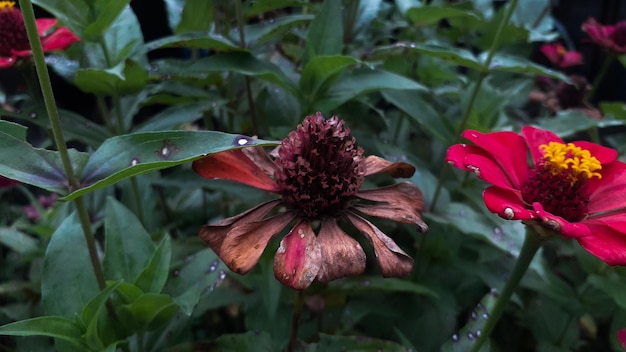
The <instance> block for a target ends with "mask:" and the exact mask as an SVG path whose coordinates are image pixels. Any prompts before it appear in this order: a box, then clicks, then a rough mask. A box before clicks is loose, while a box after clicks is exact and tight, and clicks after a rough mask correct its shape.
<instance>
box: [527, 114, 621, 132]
mask: <svg viewBox="0 0 626 352" xmlns="http://www.w3.org/2000/svg"><path fill="white" fill-rule="evenodd" d="M537 125H538V126H539V127H541V128H543V129H546V130H550V131H552V132H554V133H556V134H557V135H559V136H560V137H569V136H572V135H574V134H576V133H578V132H582V131H586V130H589V129H590V128H594V127H608V126H620V125H623V123H622V122H621V121H619V120H610V119H606V120H592V119H590V118H589V116H587V115H585V114H584V113H583V112H582V111H578V110H563V111H559V112H558V113H557V114H556V116H555V117H554V118H551V119H544V120H541V121H539V123H538V124H537Z"/></svg>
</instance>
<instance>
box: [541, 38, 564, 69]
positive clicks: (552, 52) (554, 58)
mask: <svg viewBox="0 0 626 352" xmlns="http://www.w3.org/2000/svg"><path fill="white" fill-rule="evenodd" d="M539 51H541V53H542V54H543V55H545V56H546V57H547V58H548V60H550V62H551V63H552V64H553V65H558V64H559V63H560V62H561V54H560V53H559V51H565V47H563V45H562V44H560V43H548V44H544V45H542V46H541V47H540V48H539Z"/></svg>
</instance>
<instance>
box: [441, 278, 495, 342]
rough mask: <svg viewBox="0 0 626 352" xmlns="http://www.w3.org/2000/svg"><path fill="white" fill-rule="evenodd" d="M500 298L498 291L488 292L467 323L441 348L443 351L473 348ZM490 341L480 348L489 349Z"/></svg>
mask: <svg viewBox="0 0 626 352" xmlns="http://www.w3.org/2000/svg"><path fill="white" fill-rule="evenodd" d="M497 300H498V292H497V291H495V290H492V291H491V292H489V293H487V294H486V295H485V296H484V297H483V299H482V300H481V301H480V304H478V305H477V306H476V307H475V308H474V310H473V311H472V313H471V314H470V316H469V317H468V319H467V323H466V324H465V326H464V327H463V328H462V329H461V331H459V332H458V333H455V334H454V335H452V337H451V338H450V340H448V342H446V343H445V344H444V345H443V346H442V347H441V350H442V351H443V352H466V351H470V350H471V349H472V346H474V343H476V339H477V337H478V336H480V332H481V330H482V329H483V328H484V326H485V324H486V323H487V320H488V319H489V316H490V315H491V312H492V310H493V307H494V306H495V304H496V301H497ZM489 350H490V349H489V341H487V342H486V343H485V344H484V345H483V346H482V347H481V349H480V351H481V352H487V351H489Z"/></svg>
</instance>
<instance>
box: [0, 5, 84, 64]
mask: <svg viewBox="0 0 626 352" xmlns="http://www.w3.org/2000/svg"><path fill="white" fill-rule="evenodd" d="M14 6H15V2H13V1H0V68H6V67H10V66H12V65H13V64H14V63H15V62H16V60H17V59H18V58H20V57H29V56H30V55H31V50H30V44H29V43H28V36H27V35H26V27H25V26H24V19H23V18H22V13H21V12H20V10H18V9H16V8H15V7H14ZM56 23H57V20H56V19H54V18H40V19H38V20H37V32H38V33H39V36H40V37H41V46H42V47H43V51H44V52H48V51H53V50H64V49H66V48H68V47H69V46H70V45H72V43H74V42H77V41H79V40H80V39H79V38H78V37H77V36H75V35H74V34H73V33H72V32H71V31H70V30H69V29H68V28H67V27H59V28H57V29H55V30H53V31H52V32H50V29H52V27H54V26H55V25H56Z"/></svg>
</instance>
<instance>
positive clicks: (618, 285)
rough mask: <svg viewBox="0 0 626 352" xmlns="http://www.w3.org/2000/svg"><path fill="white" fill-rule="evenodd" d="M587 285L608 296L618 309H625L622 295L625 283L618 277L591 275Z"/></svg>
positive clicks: (625, 305) (625, 286)
mask: <svg viewBox="0 0 626 352" xmlns="http://www.w3.org/2000/svg"><path fill="white" fill-rule="evenodd" d="M588 281H589V283H590V284H591V285H592V286H594V287H597V288H598V289H600V290H602V291H603V292H604V293H606V294H607V295H609V296H610V297H611V298H612V299H613V301H615V304H617V305H618V306H619V307H620V308H622V309H626V296H625V295H624V292H626V291H624V290H626V283H625V282H624V281H623V279H622V278H620V277H619V276H616V275H615V276H599V275H597V274H592V275H591V276H589V279H588Z"/></svg>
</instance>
